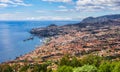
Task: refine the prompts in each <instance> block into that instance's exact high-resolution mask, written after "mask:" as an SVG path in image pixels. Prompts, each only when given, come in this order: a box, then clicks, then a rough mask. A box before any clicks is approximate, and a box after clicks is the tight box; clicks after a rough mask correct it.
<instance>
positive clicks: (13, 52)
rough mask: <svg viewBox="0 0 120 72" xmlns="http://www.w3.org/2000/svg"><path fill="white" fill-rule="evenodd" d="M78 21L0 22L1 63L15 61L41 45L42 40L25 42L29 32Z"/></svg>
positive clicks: (36, 39)
mask: <svg viewBox="0 0 120 72" xmlns="http://www.w3.org/2000/svg"><path fill="white" fill-rule="evenodd" d="M74 23H78V21H0V62H5V61H9V60H13V59H15V58H16V57H18V56H21V55H24V54H26V53H29V52H31V51H32V50H34V49H35V47H36V46H38V45H40V44H41V43H40V39H39V38H37V37H35V38H34V39H33V40H29V41H25V42H24V41H23V40H25V39H27V38H29V37H30V36H31V34H30V33H29V31H30V30H31V29H32V28H36V27H45V26H48V25H50V24H56V25H65V24H74Z"/></svg>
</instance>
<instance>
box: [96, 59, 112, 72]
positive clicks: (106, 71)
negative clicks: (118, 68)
mask: <svg viewBox="0 0 120 72" xmlns="http://www.w3.org/2000/svg"><path fill="white" fill-rule="evenodd" d="M98 72H111V65H110V62H108V61H106V62H103V63H102V64H101V65H100V67H99V70H98Z"/></svg>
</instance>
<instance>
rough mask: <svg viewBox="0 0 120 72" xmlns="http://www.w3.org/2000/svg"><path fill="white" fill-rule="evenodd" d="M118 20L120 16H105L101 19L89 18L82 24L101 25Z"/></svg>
mask: <svg viewBox="0 0 120 72" xmlns="http://www.w3.org/2000/svg"><path fill="white" fill-rule="evenodd" d="M116 19H120V14H114V15H105V16H100V17H88V18H85V19H83V20H82V22H81V23H101V22H107V21H110V20H116Z"/></svg>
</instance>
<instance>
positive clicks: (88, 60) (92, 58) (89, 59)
mask: <svg viewBox="0 0 120 72" xmlns="http://www.w3.org/2000/svg"><path fill="white" fill-rule="evenodd" d="M101 60H103V58H102V57H99V56H96V55H92V54H90V55H87V56H85V57H83V58H82V59H81V61H80V62H81V64H82V65H85V64H89V65H95V66H96V67H99V65H100V64H101Z"/></svg>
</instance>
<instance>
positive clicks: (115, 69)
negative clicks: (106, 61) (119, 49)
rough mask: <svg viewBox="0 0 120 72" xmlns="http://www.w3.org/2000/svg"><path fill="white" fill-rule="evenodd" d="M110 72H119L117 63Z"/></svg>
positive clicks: (119, 66)
mask: <svg viewBox="0 0 120 72" xmlns="http://www.w3.org/2000/svg"><path fill="white" fill-rule="evenodd" d="M112 72H120V62H118V63H117V64H116V66H115V67H114V69H113V70H112Z"/></svg>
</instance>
